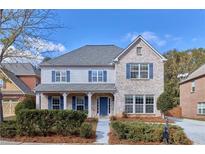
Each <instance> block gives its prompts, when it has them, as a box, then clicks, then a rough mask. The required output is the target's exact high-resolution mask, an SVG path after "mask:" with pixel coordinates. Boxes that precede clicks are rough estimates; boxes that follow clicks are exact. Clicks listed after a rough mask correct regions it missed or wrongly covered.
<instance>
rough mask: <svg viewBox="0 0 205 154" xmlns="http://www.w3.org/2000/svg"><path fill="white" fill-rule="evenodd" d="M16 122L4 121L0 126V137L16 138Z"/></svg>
mask: <svg viewBox="0 0 205 154" xmlns="http://www.w3.org/2000/svg"><path fill="white" fill-rule="evenodd" d="M16 134H17V130H16V122H15V121H5V122H3V123H1V124H0V136H1V137H7V138H11V137H14V136H16Z"/></svg>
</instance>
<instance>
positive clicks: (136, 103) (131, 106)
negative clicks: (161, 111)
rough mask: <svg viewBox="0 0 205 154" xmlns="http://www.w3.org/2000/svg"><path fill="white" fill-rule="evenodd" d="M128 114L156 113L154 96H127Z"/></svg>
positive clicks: (126, 107) (126, 110)
mask: <svg viewBox="0 0 205 154" xmlns="http://www.w3.org/2000/svg"><path fill="white" fill-rule="evenodd" d="M125 112H126V113H138V114H146V113H154V96H153V95H126V96H125Z"/></svg>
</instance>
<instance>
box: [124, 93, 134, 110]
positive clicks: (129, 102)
mask: <svg viewBox="0 0 205 154" xmlns="http://www.w3.org/2000/svg"><path fill="white" fill-rule="evenodd" d="M133 103H134V102H133V96H132V95H126V96H125V112H126V113H133Z"/></svg>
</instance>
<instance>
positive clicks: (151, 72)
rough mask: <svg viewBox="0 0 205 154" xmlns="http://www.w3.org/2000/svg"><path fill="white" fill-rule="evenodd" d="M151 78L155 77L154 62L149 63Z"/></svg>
mask: <svg viewBox="0 0 205 154" xmlns="http://www.w3.org/2000/svg"><path fill="white" fill-rule="evenodd" d="M149 78H150V79H153V63H150V64H149Z"/></svg>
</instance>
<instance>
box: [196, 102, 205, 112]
mask: <svg viewBox="0 0 205 154" xmlns="http://www.w3.org/2000/svg"><path fill="white" fill-rule="evenodd" d="M199 109H201V110H202V112H201V113H200V112H199ZM203 110H205V102H200V103H198V104H197V114H199V115H205V112H204V113H203Z"/></svg>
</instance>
